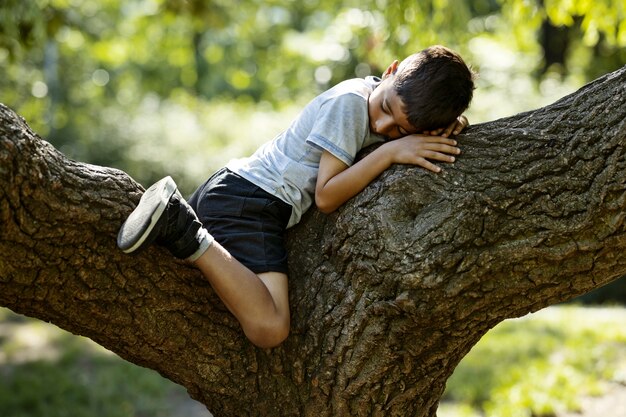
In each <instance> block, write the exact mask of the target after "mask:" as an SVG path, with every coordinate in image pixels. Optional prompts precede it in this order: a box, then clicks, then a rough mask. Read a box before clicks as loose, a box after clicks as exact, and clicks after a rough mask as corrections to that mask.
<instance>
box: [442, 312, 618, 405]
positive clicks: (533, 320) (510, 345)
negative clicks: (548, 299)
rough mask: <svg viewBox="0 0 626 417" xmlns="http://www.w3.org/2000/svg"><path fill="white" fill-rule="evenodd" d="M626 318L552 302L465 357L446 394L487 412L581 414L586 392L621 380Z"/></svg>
mask: <svg viewBox="0 0 626 417" xmlns="http://www.w3.org/2000/svg"><path fill="white" fill-rule="evenodd" d="M624 319H626V312H625V311H624V310H623V309H619V308H586V309H585V308H580V307H551V308H548V309H545V310H543V311H541V312H539V313H536V314H534V315H531V316H527V317H525V318H522V319H517V320H509V321H506V322H503V323H501V324H499V325H498V326H496V327H495V328H494V329H493V330H491V331H490V332H489V333H487V334H486V335H485V336H484V337H483V339H482V340H481V341H480V342H479V343H478V344H477V345H476V346H475V347H474V348H473V349H472V351H471V352H470V353H469V354H468V355H467V356H466V357H465V358H464V359H463V361H462V362H461V364H460V365H459V366H458V367H457V369H456V370H455V372H454V374H453V375H452V377H451V378H450V380H449V381H448V387H447V391H446V394H445V396H444V399H445V400H447V401H450V402H454V403H460V404H464V405H465V407H466V408H467V407H468V406H471V407H472V409H473V410H474V411H473V412H475V413H485V414H486V415H487V416H498V417H518V416H519V417H531V416H550V415H555V414H557V413H559V412H564V411H576V410H578V409H579V408H580V398H581V397H582V396H585V395H592V396H593V395H601V394H602V392H603V386H604V383H606V382H607V381H612V380H613V381H617V380H619V379H620V378H622V376H621V374H622V373H623V372H624V370H625V369H626V345H625V344H624V342H626V330H624V329H623V328H622V326H621V325H620V323H622V322H623V320H624ZM442 417H444V416H443V415H442Z"/></svg>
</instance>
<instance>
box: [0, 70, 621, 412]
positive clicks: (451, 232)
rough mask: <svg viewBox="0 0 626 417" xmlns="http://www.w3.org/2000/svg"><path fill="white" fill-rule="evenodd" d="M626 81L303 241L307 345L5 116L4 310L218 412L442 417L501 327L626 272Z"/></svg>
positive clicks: (539, 114)
mask: <svg viewBox="0 0 626 417" xmlns="http://www.w3.org/2000/svg"><path fill="white" fill-rule="evenodd" d="M625 101H626V67H624V68H622V69H620V70H618V71H616V72H614V73H611V74H608V75H606V76H604V77H601V78H600V79H598V80H596V81H595V82H592V83H590V84H589V85H587V86H585V87H583V88H582V89H580V90H579V91H578V92H576V93H574V94H572V95H570V96H567V97H565V98H563V99H561V100H559V101H557V102H556V103H554V104H552V105H550V106H547V107H545V108H542V109H538V110H536V111H532V112H527V113H522V114H518V115H515V116H512V117H509V118H505V119H500V120H496V121H493V122H489V123H485V124H481V125H477V126H474V127H471V128H470V129H469V130H468V131H467V133H466V134H463V135H462V136H461V137H460V142H461V144H462V149H463V154H462V156H461V157H460V158H459V159H458V161H457V162H456V163H455V164H454V165H453V166H450V167H447V168H446V169H445V170H444V171H443V173H441V174H438V175H436V174H432V173H429V172H426V171H425V170H422V169H419V168H415V167H406V166H396V167H393V168H392V169H390V170H388V171H387V172H385V173H384V174H383V175H381V176H380V178H379V179H378V180H377V181H375V182H374V183H372V184H371V185H370V186H369V187H368V188H367V189H366V190H364V191H363V192H362V193H361V194H360V195H358V196H357V197H355V198H354V199H352V200H351V201H349V202H348V203H347V204H346V205H345V206H343V207H342V208H341V209H340V210H338V211H337V212H336V213H334V214H332V215H330V216H325V215H323V214H321V213H319V212H316V211H315V210H312V211H311V212H309V213H308V214H307V215H306V217H305V218H304V220H303V222H302V223H301V224H300V225H299V226H298V227H296V228H295V229H293V230H291V231H290V233H289V252H290V256H291V258H290V259H291V261H290V268H291V278H290V303H291V307H292V311H293V320H292V334H291V336H290V337H289V338H288V339H287V341H286V342H285V343H284V344H283V345H282V346H280V347H278V348H276V349H272V350H260V349H257V348H255V347H253V346H252V345H251V344H250V343H249V342H247V341H246V339H245V337H244V336H243V334H242V332H241V331H240V329H239V326H238V324H237V323H236V321H235V320H234V319H233V318H232V317H231V315H230V314H229V313H228V312H227V311H226V309H225V307H224V306H223V305H222V304H221V302H220V301H219V299H218V298H217V297H216V296H215V294H214V293H213V291H212V290H211V288H210V287H209V285H208V284H207V283H206V282H205V281H204V280H203V279H202V277H201V276H200V274H199V273H198V271H196V270H195V269H193V268H191V267H189V266H188V265H186V264H184V263H183V262H180V261H177V260H174V259H173V258H172V257H171V256H168V255H167V254H166V252H165V251H164V250H163V249H161V248H158V247H153V248H150V249H149V250H148V251H147V252H145V253H143V254H141V255H136V256H127V255H124V254H122V253H121V252H120V251H118V250H117V249H116V247H115V235H116V233H117V230H118V228H119V226H120V224H121V223H122V221H123V219H124V218H125V216H126V215H127V214H128V213H129V212H130V211H131V209H132V207H133V206H134V205H135V203H136V202H137V201H138V199H139V196H140V194H141V187H140V186H139V185H138V184H136V183H135V182H134V181H133V180H132V179H131V178H129V177H128V176H127V175H126V174H124V173H123V172H121V171H117V170H113V169H110V168H103V167H97V166H92V165H87V164H83V163H80V162H75V161H72V160H69V159H67V158H66V157H64V156H63V155H62V154H60V153H59V152H57V151H56V150H55V149H54V148H53V147H52V146H50V145H49V144H47V143H46V142H44V141H43V140H41V139H40V138H39V137H38V136H37V135H35V134H34V133H33V132H32V131H31V130H30V129H29V128H28V126H27V125H26V123H25V122H24V121H23V120H22V119H20V118H19V117H18V116H16V115H15V114H14V113H13V112H12V111H10V110H9V109H8V108H7V107H4V106H2V107H0V120H1V123H0V197H1V198H0V221H1V222H2V223H1V224H2V228H1V229H0V249H1V250H0V274H1V277H0V305H3V306H7V307H9V308H11V309H12V310H14V311H16V312H19V313H23V314H26V315H30V316H34V317H38V318H40V319H43V320H46V321H51V322H53V323H55V324H57V325H59V326H60V327H62V328H65V329H67V330H69V331H71V332H73V333H76V334H81V335H85V336H88V337H90V338H92V339H93V340H95V341H96V342H98V343H100V344H102V345H103V346H105V347H107V348H109V349H111V350H112V351H114V352H116V353H118V354H119V355H120V356H121V357H123V358H125V359H127V360H129V361H131V362H134V363H137V364H139V365H143V366H147V367H150V368H153V369H156V370H158V371H159V372H160V373H161V374H162V375H164V376H165V377H167V378H169V379H171V380H173V381H175V382H177V383H179V384H181V385H183V386H185V387H186V388H187V389H188V390H189V392H190V394H191V396H192V397H194V398H195V399H197V400H199V401H201V402H203V403H204V404H206V405H207V407H208V408H209V409H210V410H212V411H214V412H215V413H216V414H217V415H218V416H243V415H259V416H268V415H276V416H288V415H294V416H295V415H298V416H300V415H305V416H312V415H316V416H317V415H319V416H365V415H370V416H379V415H385V416H404V415H411V416H434V415H435V411H436V408H437V403H438V400H439V398H440V396H441V394H442V392H443V390H444V386H445V382H446V379H447V378H448V377H449V375H450V374H451V373H452V371H453V370H454V368H455V367H456V365H457V364H458V362H459V361H460V360H461V358H463V356H464V355H465V354H466V353H467V352H468V351H469V350H470V348H471V347H472V346H473V345H474V344H475V343H476V342H477V341H478V340H479V339H480V337H481V336H482V335H483V334H484V333H485V332H487V331H488V330H489V329H490V328H492V327H493V326H494V325H496V324H497V323H499V322H501V321H502V320H504V319H506V318H509V317H517V316H522V315H524V314H526V313H528V312H531V311H536V310H539V309H541V308H543V307H545V306H548V305H551V304H554V303H557V302H560V301H564V300H567V299H570V298H572V297H574V296H577V295H579V294H582V293H584V292H586V291H588V290H590V289H593V288H596V287H599V286H601V285H603V284H605V283H608V282H609V281H611V280H612V279H614V278H616V277H618V276H620V275H623V274H624V273H625V272H626V258H625V257H624V255H623V254H624V253H625V250H626V225H625V223H624V218H625V217H626V104H625Z"/></svg>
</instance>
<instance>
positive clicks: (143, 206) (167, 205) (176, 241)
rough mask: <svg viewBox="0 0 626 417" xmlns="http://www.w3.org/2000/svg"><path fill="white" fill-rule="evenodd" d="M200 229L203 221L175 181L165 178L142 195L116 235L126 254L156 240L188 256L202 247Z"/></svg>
mask: <svg viewBox="0 0 626 417" xmlns="http://www.w3.org/2000/svg"><path fill="white" fill-rule="evenodd" d="M201 228H202V223H200V221H199V220H198V217H197V216H196V213H195V212H194V211H193V209H192V208H191V207H190V206H189V204H187V202H186V201H185V199H184V198H183V197H182V196H181V195H180V193H179V192H178V188H177V187H176V183H175V182H174V180H173V179H172V178H171V177H165V178H163V179H162V180H160V181H158V182H156V183H155V184H153V185H152V186H151V187H150V188H148V189H147V190H146V192H145V193H144V194H143V195H142V196H141V199H140V200H139V204H138V205H137V207H135V209H134V210H133V212H132V213H130V215H129V216H128V218H127V219H126V221H125V222H124V224H122V227H121V228H120V231H119V233H118V234H117V246H118V247H119V248H120V249H121V250H122V251H123V252H125V253H133V252H139V251H141V250H143V249H145V248H146V247H148V246H149V245H150V244H152V243H157V244H159V245H162V246H165V247H166V248H167V249H169V251H170V252H172V254H173V255H174V256H176V257H177V258H180V259H186V258H189V257H190V256H191V255H193V254H194V253H195V252H196V251H197V250H198V248H199V247H200V243H201V242H200V240H201V238H200V236H202V233H198V231H199V230H200V229H201Z"/></svg>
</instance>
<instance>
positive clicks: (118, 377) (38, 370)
mask: <svg viewBox="0 0 626 417" xmlns="http://www.w3.org/2000/svg"><path fill="white" fill-rule="evenodd" d="M188 398H189V397H188V395H187V393H186V391H185V390H184V389H183V388H182V387H180V386H178V385H176V384H174V383H172V382H170V381H168V380H167V379H164V378H163V377H161V376H160V375H159V374H158V373H157V372H155V371H152V370H149V369H146V368H141V367H139V366H136V365H133V364H131V363H129V362H126V361H124V360H122V359H120V358H119V357H117V356H115V355H114V354H112V353H110V352H109V351H107V350H105V349H104V348H102V347H100V346H98V345H96V344H95V343H93V342H91V341H90V340H88V339H86V338H83V337H78V336H74V335H71V334H69V333H67V332H65V331H63V330H61V329H59V328H57V327H56V326H53V325H50V324H46V323H43V322H41V321H38V320H33V319H27V318H24V317H22V316H18V315H15V314H13V313H11V312H10V311H9V310H5V309H0V416H6V417H98V416H101V417H144V416H145V417H175V416H176V417H177V416H181V417H182V416H183V415H185V417H188V415H187V414H180V410H179V406H180V405H181V403H183V402H185V401H188ZM206 415H208V412H207V413H206Z"/></svg>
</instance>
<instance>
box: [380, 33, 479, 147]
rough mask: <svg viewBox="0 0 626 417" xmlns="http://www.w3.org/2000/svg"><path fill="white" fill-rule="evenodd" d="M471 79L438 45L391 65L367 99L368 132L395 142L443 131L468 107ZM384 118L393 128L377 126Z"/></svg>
mask: <svg viewBox="0 0 626 417" xmlns="http://www.w3.org/2000/svg"><path fill="white" fill-rule="evenodd" d="M474 78H475V75H474V73H473V72H472V70H471V69H470V68H469V67H468V66H467V65H466V64H465V62H463V59H462V58H461V57H460V56H459V55H458V54H457V53H455V52H454V51H452V50H450V49H448V48H446V47H443V46H439V45H437V46H431V47H429V48H426V49H424V50H423V51H420V52H418V53H416V54H413V55H411V56H409V57H407V58H406V59H404V60H403V61H402V62H401V63H398V61H394V62H393V63H392V64H391V65H390V66H389V67H388V68H387V70H386V71H385V73H384V74H383V82H382V83H381V84H380V85H379V86H378V87H377V88H376V89H375V90H374V92H372V95H371V96H370V103H369V107H370V109H369V113H370V129H371V130H372V131H374V132H375V133H378V134H381V135H384V136H387V137H390V138H397V137H400V136H405V135H407V134H411V133H418V132H423V131H430V130H434V129H438V128H442V127H447V126H448V125H449V124H450V123H452V122H453V121H454V120H455V119H456V118H457V117H458V116H460V115H461V113H463V111H465V109H467V107H468V106H469V103H470V101H471V100H472V95H473V91H474ZM381 87H382V88H381ZM398 99H399V100H398ZM400 112H401V113H400ZM388 115H391V116H394V117H393V118H394V122H395V127H394V126H391V128H390V127H389V126H387V125H386V124H385V122H384V121H383V122H382V123H381V119H385V116H388ZM398 116H401V117H398ZM377 123H378V124H379V125H378V126H377Z"/></svg>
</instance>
